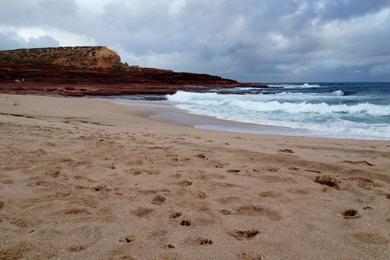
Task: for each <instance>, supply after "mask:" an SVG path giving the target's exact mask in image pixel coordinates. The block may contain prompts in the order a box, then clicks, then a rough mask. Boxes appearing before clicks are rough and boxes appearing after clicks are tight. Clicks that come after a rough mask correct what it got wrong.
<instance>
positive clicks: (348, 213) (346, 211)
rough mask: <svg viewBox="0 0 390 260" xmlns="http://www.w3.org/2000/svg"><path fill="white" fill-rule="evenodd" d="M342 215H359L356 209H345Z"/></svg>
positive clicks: (357, 216)
mask: <svg viewBox="0 0 390 260" xmlns="http://www.w3.org/2000/svg"><path fill="white" fill-rule="evenodd" d="M343 217H344V218H345V219H357V218H360V217H361V216H360V215H359V212H358V211H357V210H356V209H347V210H345V211H344V212H343Z"/></svg>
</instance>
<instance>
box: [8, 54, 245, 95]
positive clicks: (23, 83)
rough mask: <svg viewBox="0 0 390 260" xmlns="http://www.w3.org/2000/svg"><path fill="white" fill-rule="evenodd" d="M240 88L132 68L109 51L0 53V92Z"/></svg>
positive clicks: (199, 77)
mask: <svg viewBox="0 0 390 260" xmlns="http://www.w3.org/2000/svg"><path fill="white" fill-rule="evenodd" d="M240 85H241V84H240V83H238V82H236V81H234V80H229V79H223V78H221V77H218V76H210V75H207V74H195V73H178V72H174V71H171V70H161V69H152V68H141V67H138V66H128V65H127V64H124V63H122V62H121V59H120V57H119V56H118V55H117V54H116V53H115V52H114V51H112V50H110V49H108V48H106V47H58V48H38V49H19V50H11V51H0V93H17V94H29V93H38V94H47V93H51V94H60V95H70V96H83V95H132V94H171V93H174V92H176V91H177V90H189V91H202V90H207V89H210V88H215V87H234V86H240Z"/></svg>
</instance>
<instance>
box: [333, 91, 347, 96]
mask: <svg viewBox="0 0 390 260" xmlns="http://www.w3.org/2000/svg"><path fill="white" fill-rule="evenodd" d="M331 94H332V95H335V96H344V95H345V93H344V92H343V91H341V90H336V91H333V92H332V93H331Z"/></svg>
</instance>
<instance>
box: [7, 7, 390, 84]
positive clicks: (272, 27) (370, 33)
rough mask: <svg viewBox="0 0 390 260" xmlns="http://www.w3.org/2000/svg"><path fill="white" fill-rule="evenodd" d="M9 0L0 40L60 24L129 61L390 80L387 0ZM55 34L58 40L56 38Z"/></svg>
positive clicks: (268, 74)
mask: <svg viewBox="0 0 390 260" xmlns="http://www.w3.org/2000/svg"><path fill="white" fill-rule="evenodd" d="M80 1H81V0H57V1H54V0H28V1H27V0H19V1H13V0H3V1H1V2H0V32H1V25H3V26H9V27H12V28H14V29H15V28H16V29H15V33H14V34H12V33H4V31H3V33H1V34H0V48H1V49H6V48H13V47H14V46H16V47H17V46H22V45H23V46H25V47H28V46H29V47H37V46H39V45H42V46H43V45H45V44H53V45H55V44H56V42H55V41H56V40H58V39H55V38H56V36H55V35H50V33H48V36H46V38H37V37H35V38H31V39H30V40H29V41H24V42H23V40H21V38H20V37H19V36H18V35H17V31H18V30H17V29H18V28H29V27H35V28H41V29H43V30H47V31H50V30H52V31H53V30H59V31H63V32H67V33H70V34H72V35H79V36H81V37H84V38H91V39H93V40H95V41H96V42H97V43H98V44H100V45H107V46H109V47H111V48H113V49H115V50H117V51H118V52H119V53H120V54H121V56H122V57H123V59H124V61H127V62H128V63H129V64H139V65H141V66H152V67H162V68H169V69H175V70H178V71H185V70H191V71H195V72H205V73H212V74H218V75H222V76H225V77H231V78H236V79H238V80H243V81H335V80H340V81H344V80H352V81H356V80H367V81H372V80H382V81H383V80H390V75H389V74H386V72H387V71H388V66H387V67H386V64H389V61H390V0H375V1H368V0H326V1H325V0H263V1H259V0H241V1H236V0H159V1H157V0H129V1H125V0H96V1H101V5H100V6H102V11H101V12H95V10H94V6H93V4H92V3H94V2H95V1H91V7H90V8H85V6H86V5H85V2H84V4H83V6H84V7H83V8H82V7H80V6H79V5H78V3H79V2H80ZM57 44H58V42H57Z"/></svg>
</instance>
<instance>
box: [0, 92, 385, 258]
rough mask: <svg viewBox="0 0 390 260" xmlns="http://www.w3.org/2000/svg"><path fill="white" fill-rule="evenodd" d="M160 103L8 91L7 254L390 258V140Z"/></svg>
mask: <svg viewBox="0 0 390 260" xmlns="http://www.w3.org/2000/svg"><path fill="white" fill-rule="evenodd" d="M156 109H157V112H161V109H159V108H155V109H153V108H151V107H146V106H135V105H134V106H125V105H119V104H114V103H112V102H111V101H106V100H98V99H90V98H63V97H45V96H20V95H0V170H1V171H0V240H1V241H3V243H1V244H0V258H6V259H13V258H29V259H30V258H33V259H34V258H45V259H48V258H64V259H83V258H84V259H85V258H94V259H108V258H111V259H205V258H210V259H228V260H230V259H232V260H233V259H240V260H245V259H246V260H248V259H303V258H308V259H334V258H340V259H361V258H366V259H372V258H375V259H386V258H387V256H388V248H389V244H390V234H389V233H388V232H387V230H388V229H387V228H386V227H387V226H389V225H390V215H389V211H388V209H389V208H388V203H389V200H390V193H389V190H390V172H389V169H390V142H388V141H371V140H344V139H324V138H311V137H290V136H272V135H258V134H243V133H232V132H220V131H209V130H203V129H198V128H193V127H192V126H188V125H185V124H178V123H176V124H175V123H171V122H163V121H159V120H156V119H154V117H155V116H156ZM165 116H167V117H170V116H172V114H165ZM151 117H152V118H151ZM202 120H203V119H202Z"/></svg>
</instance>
